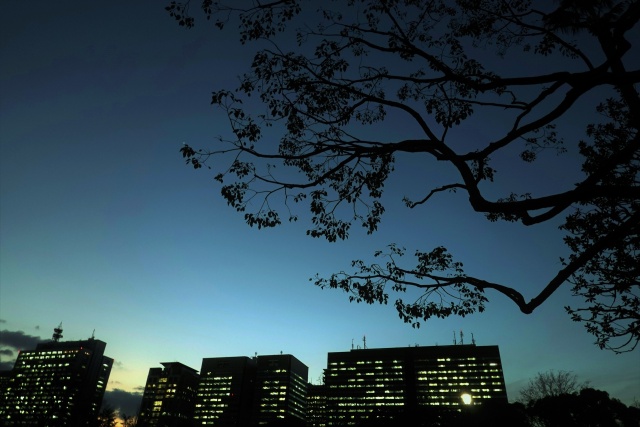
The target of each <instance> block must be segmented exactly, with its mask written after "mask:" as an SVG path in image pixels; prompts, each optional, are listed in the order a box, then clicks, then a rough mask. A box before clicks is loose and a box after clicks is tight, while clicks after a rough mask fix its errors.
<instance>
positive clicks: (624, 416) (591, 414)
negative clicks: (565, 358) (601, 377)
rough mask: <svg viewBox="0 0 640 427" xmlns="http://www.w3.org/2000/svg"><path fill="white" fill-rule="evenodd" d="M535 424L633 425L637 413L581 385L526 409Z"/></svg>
mask: <svg viewBox="0 0 640 427" xmlns="http://www.w3.org/2000/svg"><path fill="white" fill-rule="evenodd" d="M529 412H530V415H531V418H532V419H533V420H534V421H536V422H535V424H534V425H542V426H545V427H574V426H575V427H582V426H601V427H617V426H625V427H631V426H633V427H635V426H637V425H638V423H639V422H640V412H639V411H637V410H636V409H635V408H629V407H627V406H626V405H624V404H623V403H622V402H620V401H619V400H617V399H612V398H610V397H609V394H608V393H607V392H605V391H601V390H594V389H592V388H584V389H582V390H581V391H580V393H573V394H560V395H557V396H547V397H544V398H542V399H540V400H538V401H536V402H534V403H533V405H532V406H531V408H530V409H529Z"/></svg>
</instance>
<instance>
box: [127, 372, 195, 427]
mask: <svg viewBox="0 0 640 427" xmlns="http://www.w3.org/2000/svg"><path fill="white" fill-rule="evenodd" d="M161 365H162V366H163V367H162V368H151V369H149V375H148V376H147V383H146V385H145V387H144V393H143V395H142V403H141V404H140V416H139V423H140V425H141V426H143V427H182V426H185V427H187V426H188V427H190V426H191V425H192V421H193V415H194V403H195V398H196V392H197V389H198V382H199V379H200V376H199V375H198V371H196V370H195V369H192V368H190V367H188V366H186V365H183V364H182V363H180V362H166V363H161Z"/></svg>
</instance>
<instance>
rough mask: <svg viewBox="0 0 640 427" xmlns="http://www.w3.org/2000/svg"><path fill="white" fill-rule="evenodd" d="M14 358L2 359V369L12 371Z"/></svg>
mask: <svg viewBox="0 0 640 427" xmlns="http://www.w3.org/2000/svg"><path fill="white" fill-rule="evenodd" d="M14 362H15V361H14V360H7V361H4V360H3V361H0V371H10V370H12V369H13V364H14Z"/></svg>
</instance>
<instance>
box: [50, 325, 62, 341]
mask: <svg viewBox="0 0 640 427" xmlns="http://www.w3.org/2000/svg"><path fill="white" fill-rule="evenodd" d="M51 338H52V339H53V340H54V341H55V342H58V341H60V338H62V322H60V324H59V325H58V327H57V328H53V336H52V337H51Z"/></svg>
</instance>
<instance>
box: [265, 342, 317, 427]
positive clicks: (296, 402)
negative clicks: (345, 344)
mask: <svg viewBox="0 0 640 427" xmlns="http://www.w3.org/2000/svg"><path fill="white" fill-rule="evenodd" d="M308 376H309V368H308V367H307V365H305V364H304V363H302V362H301V361H299V360H298V359H297V358H296V357H294V356H292V355H290V354H278V355H270V356H258V360H257V367H256V384H255V398H254V405H253V407H254V414H255V418H254V419H255V421H256V422H257V425H258V426H260V425H266V424H269V423H274V422H281V421H286V422H287V423H288V424H289V425H298V424H299V425H304V423H305V422H306V416H307V386H308V382H307V380H308Z"/></svg>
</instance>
